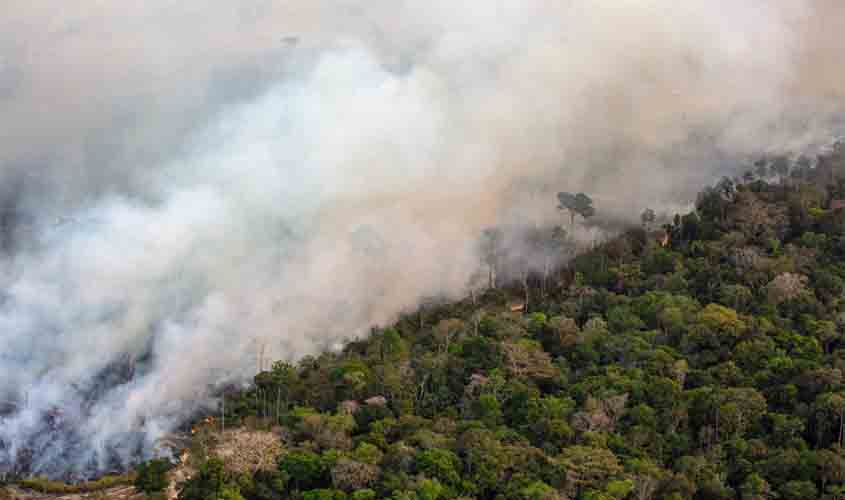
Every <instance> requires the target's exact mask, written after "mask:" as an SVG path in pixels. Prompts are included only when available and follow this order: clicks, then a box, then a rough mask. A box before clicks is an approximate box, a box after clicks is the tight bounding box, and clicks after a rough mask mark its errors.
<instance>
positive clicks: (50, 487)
mask: <svg viewBox="0 0 845 500" xmlns="http://www.w3.org/2000/svg"><path fill="white" fill-rule="evenodd" d="M134 480H135V473H134V472H130V473H128V474H123V475H120V476H103V477H101V478H100V479H97V480H95V481H85V482H82V483H77V484H69V483H65V482H63V481H53V480H50V479H47V478H43V477H34V478H30V479H22V480H20V481H18V484H19V485H20V486H22V487H24V488H28V489H31V490H35V491H37V492H39V493H48V494H55V495H69V494H74V493H93V492H95V491H102V490H106V489H109V488H114V487H116V486H127V485H131V484H132V482H133V481H134Z"/></svg>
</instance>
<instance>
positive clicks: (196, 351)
mask: <svg viewBox="0 0 845 500" xmlns="http://www.w3.org/2000/svg"><path fill="white" fill-rule="evenodd" d="M843 27H845V6H843V5H842V4H841V2H837V1H836V0H829V1H826V0H818V1H809V0H806V1H799V0H782V1H777V0H776V1H772V0H765V1H764V0H748V1H745V2H729V1H712V0H695V1H687V2H675V1H670V0H665V1H664V0H639V1H634V0H629V1H624V2H620V1H618V0H612V1H611V0H591V1H590V0H582V1H572V2H547V1H540V0H536V1H526V2H491V1H486V0H485V1H481V0H479V1H469V2H461V3H460V4H456V3H455V2H445V1H435V2H395V1H387V0H384V1H382V0H378V1H368V2H363V1H362V2H356V1H351V0H344V1H340V0H338V1H328V0H326V1H316V2H315V1H309V2H305V1H302V2H300V1H291V2H271V1H265V0H242V1H238V2H218V3H215V5H213V6H209V5H208V4H207V2H198V1H193V0H191V1H186V2H179V4H178V5H175V4H173V3H171V2H163V1H161V0H152V1H148V2H143V3H140V4H138V5H127V4H125V3H122V4H120V5H118V4H117V3H101V4H98V5H93V4H92V5H86V4H85V3H75V4H73V5H66V6H65V5H63V6H62V8H61V9H55V7H54V6H53V5H52V2H47V1H43V0H36V1H32V0H27V1H20V0H11V1H7V2H5V4H4V15H3V16H2V18H0V130H3V133H2V134H0V207H2V209H3V210H4V214H6V215H4V217H6V218H7V219H4V221H8V222H4V225H9V226H15V227H16V229H15V231H14V234H15V238H14V245H12V244H11V243H9V244H8V245H7V244H5V243H4V245H3V247H4V249H5V250H4V257H2V260H0V264H2V265H1V266H0V280H2V281H1V282H0V285H2V293H3V300H2V305H0V399H2V400H4V401H10V402H13V403H14V405H13V406H14V409H13V410H11V411H10V412H7V413H6V414H5V415H4V416H3V417H0V418H2V420H0V467H3V466H4V465H7V464H11V463H13V462H15V461H16V460H17V457H19V455H20V454H21V453H24V450H31V452H32V453H33V457H34V458H33V460H34V463H33V470H35V471H40V472H46V473H50V474H62V473H66V472H71V473H74V472H79V471H85V470H92V469H103V468H106V467H107V466H108V464H109V462H110V461H112V460H114V459H118V460H128V459H129V458H130V457H131V456H133V454H135V453H137V452H138V450H145V451H146V452H149V451H150V450H151V449H152V445H153V443H154V440H155V439H156V437H157V436H159V435H160V434H161V433H162V432H165V431H167V430H169V429H171V428H172V427H173V426H175V425H177V424H178V423H179V422H181V421H182V420H183V419H184V418H185V417H186V416H187V415H190V414H191V412H193V411H195V410H197V409H199V408H202V407H204V406H207V405H210V404H213V401H212V400H211V399H210V394H211V391H212V389H213V386H214V385H220V384H225V383H230V382H232V381H239V380H243V379H245V377H248V376H251V375H252V374H254V371H255V368H256V356H257V353H258V352H262V353H264V355H265V356H266V357H270V358H287V357H291V358H293V357H297V356H302V355H304V354H307V353H312V352H315V351H317V350H319V349H323V348H325V347H326V346H329V345H331V344H332V343H334V342H336V341H338V340H339V339H343V338H348V337H353V336H355V335H362V334H364V333H365V332H366V330H367V328H368V326H369V325H372V324H378V323H384V322H386V321H388V320H390V319H391V318H393V317H394V316H395V315H397V314H398V313H400V312H401V311H403V310H408V309H410V308H413V307H414V306H415V305H416V304H417V303H418V302H419V301H420V299H421V298H422V297H425V296H430V295H447V296H455V295H460V294H462V293H464V290H465V289H466V288H465V287H466V284H467V282H468V281H469V279H470V277H471V276H472V275H473V274H474V273H475V272H476V271H477V270H479V269H480V268H481V267H482V266H484V260H483V256H480V255H479V254H478V245H477V239H478V237H479V235H480V234H481V233H482V231H483V230H484V229H485V228H487V227H489V226H492V225H517V226H519V225H526V226H527V225H529V224H536V225H539V226H545V225H548V224H551V223H554V224H557V223H560V221H561V215H562V214H561V213H560V211H559V210H557V208H556V200H555V193H557V192H559V191H561V190H564V191H571V192H575V193H577V192H581V191H583V192H586V193H589V194H590V195H591V196H592V197H593V198H594V200H595V203H596V206H597V210H598V211H599V212H601V211H602V210H603V209H604V210H605V211H606V212H611V213H619V214H626V213H627V214H633V215H630V218H631V221H632V222H635V223H636V222H637V217H638V214H639V213H640V212H641V210H642V208H643V207H644V206H645V205H646V204H648V206H652V207H654V208H655V209H661V208H667V207H668V208H671V207H674V206H678V205H681V204H686V203H688V202H690V201H691V200H690V197H691V196H692V194H693V193H694V192H695V191H696V190H697V189H698V188H699V187H700V186H701V184H702V183H704V182H705V181H709V180H711V179H712V178H714V177H716V176H718V175H721V174H723V173H733V172H734V171H735V170H734V169H738V168H739V166H740V164H741V162H742V161H743V160H744V159H745V158H746V157H748V155H751V154H754V153H757V152H761V151H771V152H779V151H786V150H805V149H808V148H812V147H815V146H818V145H819V144H823V143H825V142H826V141H828V140H829V139H830V137H831V136H832V135H835V134H837V133H839V132H840V131H841V125H842V116H843V114H842V112H843V107H845V95H843V93H845V89H843V87H842V86H841V82H842V81H845V67H843V66H842V65H841V64H839V54H841V51H842V49H843V48H845V46H843V45H845V42H843V41H842V38H841V32H842V28H843ZM291 37H296V39H295V40H294V39H293V38H291ZM531 186H540V187H539V188H537V189H535V188H532V187H531ZM13 219H14V220H18V219H20V220H25V224H24V223H21V222H14V221H13ZM24 226H25V227H26V230H22V229H21V227H24ZM576 226H577V224H576ZM585 231H586V230H585V229H584V228H583V227H576V228H574V230H573V232H574V236H575V237H584V236H587V235H585V234H584V233H585ZM514 245H516V244H514ZM539 260H541V261H542V260H544V259H539ZM536 266H537V268H538V269H541V268H545V267H547V266H548V263H547V262H537V263H536ZM127 354H129V355H131V356H132V359H136V361H135V363H134V365H133V368H132V370H131V373H130V375H129V376H126V377H124V378H123V379H120V380H115V379H114V370H113V369H112V367H113V366H115V364H116V363H120V362H121V361H120V360H122V359H125V356H126V355H127ZM24 402H25V404H23V403H24ZM48 445H49V446H48ZM27 453H28V452H27Z"/></svg>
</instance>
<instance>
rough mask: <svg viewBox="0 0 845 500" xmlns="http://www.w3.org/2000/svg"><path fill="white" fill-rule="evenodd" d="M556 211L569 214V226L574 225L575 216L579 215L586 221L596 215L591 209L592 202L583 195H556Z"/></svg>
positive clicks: (592, 208)
mask: <svg viewBox="0 0 845 500" xmlns="http://www.w3.org/2000/svg"><path fill="white" fill-rule="evenodd" d="M557 199H558V202H559V204H558V207H557V208H558V209H559V210H567V211H568V212H569V225H570V226H572V225H574V224H575V216H576V215H580V216H581V217H583V218H585V219H587V218H589V217H592V216H593V215H595V213H596V209H595V208H594V207H593V200H592V198H590V197H589V196H587V195H586V194H584V193H578V194H572V193H567V192H561V193H558V194H557Z"/></svg>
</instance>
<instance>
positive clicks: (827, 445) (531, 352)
mask: <svg viewBox="0 0 845 500" xmlns="http://www.w3.org/2000/svg"><path fill="white" fill-rule="evenodd" d="M843 173H845V157H843V155H842V152H841V150H839V151H837V152H835V153H834V154H833V155H831V156H829V157H825V158H822V159H821V160H820V162H819V163H818V164H817V165H815V166H814V167H810V166H809V165H805V164H803V163H802V162H801V161H798V162H796V163H795V165H794V166H793V168H792V170H791V171H789V170H788V169H787V168H785V167H784V164H783V161H782V160H779V159H775V160H772V161H769V162H760V163H759V164H758V165H757V168H756V170H755V172H751V173H749V174H748V175H747V176H746V177H744V178H743V179H742V180H729V179H725V180H723V181H721V182H720V183H719V184H717V185H716V186H715V187H713V188H709V189H707V190H705V191H704V192H702V194H701V196H700V197H699V199H698V202H697V209H696V211H695V213H691V214H687V215H684V216H677V217H675V219H674V221H672V223H670V224H667V225H666V226H665V227H664V228H663V229H662V230H657V228H634V229H631V230H629V231H627V232H626V233H624V234H622V235H620V236H619V237H618V238H614V239H613V240H611V241H609V242H606V243H604V244H601V245H600V246H598V247H596V248H595V249H593V250H592V251H590V252H588V253H585V254H583V255H580V256H578V257H576V258H575V259H573V260H572V261H570V262H569V264H568V265H567V266H565V267H564V268H561V269H558V270H556V271H554V272H553V273H550V275H549V276H546V277H541V276H535V275H531V276H526V277H525V279H524V280H522V282H520V283H517V284H514V285H513V286H505V287H499V288H491V289H488V290H487V291H485V292H484V293H483V294H481V295H478V296H474V297H471V298H467V299H465V300H462V301H459V302H434V301H433V302H432V303H430V304H428V305H426V306H424V307H422V308H420V309H419V311H417V312H415V313H413V314H409V315H407V316H405V317H403V318H401V319H400V320H399V321H398V322H396V324H394V325H393V326H391V327H388V328H383V329H374V331H373V332H372V335H370V336H369V337H368V338H366V339H363V340H359V341H353V342H350V343H348V344H347V345H346V346H345V348H344V349H343V351H342V352H340V353H330V352H327V353H324V354H321V355H320V356H316V357H308V358H305V359H303V360H301V361H300V362H299V363H297V364H295V365H294V364H290V363H286V362H277V363H275V364H274V365H273V367H272V369H271V370H269V371H266V372H263V373H260V374H259V375H258V376H256V378H255V385H254V387H252V388H251V389H250V390H248V391H244V392H229V393H227V394H226V395H225V398H226V399H225V409H226V414H225V425H226V426H227V427H228V428H229V429H231V428H232V427H240V428H242V429H243V428H251V429H258V430H261V429H264V430H266V431H271V432H268V433H265V434H260V433H259V434H257V435H258V436H265V437H266V439H269V440H270V441H272V440H273V439H276V440H278V441H277V445H278V448H274V447H270V448H263V449H268V450H273V451H272V453H274V454H275V455H276V460H275V461H272V460H271V461H268V460H266V456H265V454H261V453H258V454H255V453H253V454H254V455H256V456H257V457H260V458H257V459H256V460H254V461H253V462H254V463H253V462H249V461H248V460H247V462H248V463H247V465H246V466H237V465H236V463H240V462H243V460H240V459H239V460H234V459H233V458H232V457H233V456H234V455H233V454H237V450H235V451H233V450H231V449H228V451H226V453H228V455H226V456H225V457H223V456H221V454H220V453H219V452H214V453H209V454H208V455H207V457H202V459H201V460H197V471H196V473H195V474H193V476H192V478H191V479H190V480H189V481H188V482H187V483H185V484H184V485H183V488H182V490H181V493H180V498H183V499H187V500H199V499H207V498H228V499H237V498H246V499H255V500H264V499H266V500H271V499H273V500H281V499H288V498H291V499H300V498H302V499H307V500H317V499H320V500H322V499H344V498H351V499H354V500H369V499H374V498H396V499H421V500H436V499H453V498H477V499H494V498H501V499H511V498H513V499H556V498H571V499H576V498H578V499H623V498H631V499H639V500H648V499H653V498H654V499H667V500H669V499H672V500H676V499H685V498H695V499H740V498H741V499H743V500H745V499H765V498H775V497H777V498H782V499H787V500H793V499H794V500H798V499H812V498H829V499H838V498H845V448H844V447H843V445H845V381H843V369H845V335H844V333H845V295H843V293H845V262H843V256H845V180H843V178H840V175H841V174H843ZM209 422H211V423H208V422H207V423H206V424H204V426H200V427H198V428H197V429H198V430H197V432H198V434H202V435H204V436H211V438H212V439H213V436H214V435H215V433H219V430H218V429H219V428H220V427H222V425H223V423H222V422H219V420H218V421H210V420H209ZM227 432H229V433H231V432H240V431H232V430H229V431H227ZM229 435H230V436H231V435H232V434H229ZM267 436H272V437H267ZM263 439H265V438H261V439H259V438H257V437H256V438H249V439H247V438H244V441H243V443H244V444H242V445H240V446H242V447H243V448H244V451H254V450H252V448H255V447H257V446H258V445H256V444H254V443H257V442H259V441H260V442H262V443H263V442H265V441H262V440H263ZM250 443H253V444H250ZM261 446H264V445H261ZM274 446H275V445H274ZM241 455H244V456H246V455H249V454H248V453H242V454H241ZM227 457H228V458H227ZM249 463H253V465H255V466H254V467H253V466H250V465H249Z"/></svg>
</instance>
